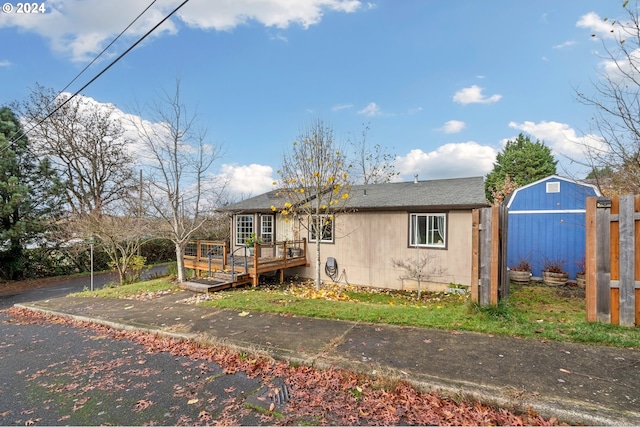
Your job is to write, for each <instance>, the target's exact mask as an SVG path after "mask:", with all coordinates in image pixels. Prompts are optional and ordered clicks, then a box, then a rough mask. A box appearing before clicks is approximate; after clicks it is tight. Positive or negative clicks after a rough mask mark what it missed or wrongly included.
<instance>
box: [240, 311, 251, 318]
mask: <svg viewBox="0 0 640 427" xmlns="http://www.w3.org/2000/svg"><path fill="white" fill-rule="evenodd" d="M248 315H249V312H248V311H243V312H242V313H239V314H238V316H240V317H245V316H248Z"/></svg>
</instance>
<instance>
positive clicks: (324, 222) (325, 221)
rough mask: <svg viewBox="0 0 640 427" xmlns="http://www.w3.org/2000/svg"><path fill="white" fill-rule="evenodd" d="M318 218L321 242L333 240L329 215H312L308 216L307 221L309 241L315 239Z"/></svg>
mask: <svg viewBox="0 0 640 427" xmlns="http://www.w3.org/2000/svg"><path fill="white" fill-rule="evenodd" d="M318 217H319V219H320V224H319V226H320V227H321V233H320V241H321V242H333V218H331V216H329V215H319V216H317V215H313V216H311V218H310V221H309V222H310V223H309V241H310V242H315V241H316V234H317V233H316V227H317V226H318V222H317V221H316V220H317V219H318Z"/></svg>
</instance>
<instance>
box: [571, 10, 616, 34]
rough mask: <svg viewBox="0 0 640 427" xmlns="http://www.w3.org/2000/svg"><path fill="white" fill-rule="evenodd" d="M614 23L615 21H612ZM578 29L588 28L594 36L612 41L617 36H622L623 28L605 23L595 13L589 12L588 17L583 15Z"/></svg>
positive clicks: (577, 25)
mask: <svg viewBox="0 0 640 427" xmlns="http://www.w3.org/2000/svg"><path fill="white" fill-rule="evenodd" d="M612 22H613V21H612ZM576 27H578V28H586V29H588V30H589V31H591V34H592V35H593V36H599V37H600V38H603V39H612V38H615V37H616V35H620V31H621V30H622V28H621V27H620V25H612V23H611V22H608V21H605V20H604V19H602V18H600V16H599V15H598V14H597V13H595V12H589V13H587V14H586V15H582V16H581V17H580V19H579V20H578V22H576Z"/></svg>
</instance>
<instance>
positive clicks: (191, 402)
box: [187, 399, 198, 405]
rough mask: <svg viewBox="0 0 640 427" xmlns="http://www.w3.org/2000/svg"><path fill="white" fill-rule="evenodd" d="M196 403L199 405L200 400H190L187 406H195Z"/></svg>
mask: <svg viewBox="0 0 640 427" xmlns="http://www.w3.org/2000/svg"><path fill="white" fill-rule="evenodd" d="M194 403H198V399H189V400H188V401H187V405H193V404H194Z"/></svg>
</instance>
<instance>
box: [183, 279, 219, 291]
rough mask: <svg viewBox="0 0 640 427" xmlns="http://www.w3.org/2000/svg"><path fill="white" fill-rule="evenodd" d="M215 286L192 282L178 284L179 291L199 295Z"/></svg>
mask: <svg viewBox="0 0 640 427" xmlns="http://www.w3.org/2000/svg"><path fill="white" fill-rule="evenodd" d="M215 285H216V284H214V283H199V282H192V281H186V282H182V283H180V289H185V290H187V291H193V292H201V293H205V294H206V293H207V292H209V289H211V288H212V287H215Z"/></svg>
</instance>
